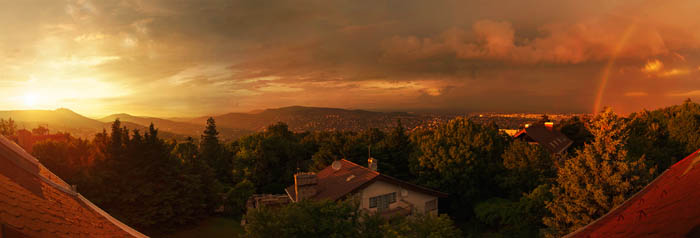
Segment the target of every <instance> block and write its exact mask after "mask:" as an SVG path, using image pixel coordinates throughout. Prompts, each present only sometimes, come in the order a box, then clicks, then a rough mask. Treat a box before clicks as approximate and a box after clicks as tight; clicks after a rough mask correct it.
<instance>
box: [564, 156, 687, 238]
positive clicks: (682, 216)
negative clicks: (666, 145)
mask: <svg viewBox="0 0 700 238" xmlns="http://www.w3.org/2000/svg"><path fill="white" fill-rule="evenodd" d="M698 198H700V150H698V151H695V153H693V154H691V155H690V156H688V157H686V158H685V159H683V160H681V161H679V162H678V163H676V164H674V165H673V166H671V167H670V168H669V169H667V170H666V171H664V172H663V173H662V174H661V175H659V177H657V178H656V179H654V181H652V182H651V183H650V184H649V185H647V186H646V187H644V189H642V190H641V191H639V192H637V193H636V194H635V195H633V196H632V197H631V198H629V199H628V200H627V201H625V202H624V203H622V205H620V206H617V207H616V208H613V209H612V210H611V211H610V212H608V213H607V214H605V215H604V216H602V217H601V218H598V219H597V220H595V221H593V222H591V223H590V224H588V225H587V226H584V227H582V228H581V229H579V230H577V231H575V232H573V233H571V234H569V235H567V236H565V237H567V238H596V237H607V238H618V237H649V238H667V237H700V202H698Z"/></svg>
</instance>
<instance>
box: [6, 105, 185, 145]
mask: <svg viewBox="0 0 700 238" xmlns="http://www.w3.org/2000/svg"><path fill="white" fill-rule="evenodd" d="M0 118H2V119H8V118H12V120H14V121H15V124H16V125H17V128H18V129H28V130H31V129H34V128H36V127H38V126H44V127H47V128H48V129H49V130H50V131H51V132H59V131H60V132H68V133H71V134H72V135H74V136H77V137H83V138H90V137H93V136H94V135H95V134H97V133H99V132H102V130H110V128H111V126H112V122H113V121H110V122H102V121H99V120H95V119H92V118H88V117H85V116H83V115H80V114H78V113H76V112H73V111H71V110H69V109H65V108H61V109H56V110H16V111H0ZM122 126H125V127H127V128H129V129H130V130H133V129H139V130H140V131H141V132H144V131H145V130H147V129H148V127H147V126H148V125H142V124H140V123H134V122H129V121H123V122H122ZM156 127H158V126H156ZM159 132H160V135H161V136H162V137H163V138H168V139H170V138H172V139H184V138H186V136H184V135H180V134H178V133H176V132H175V133H173V132H170V131H168V130H165V129H159Z"/></svg>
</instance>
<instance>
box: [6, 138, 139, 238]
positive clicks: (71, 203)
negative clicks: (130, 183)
mask: <svg viewBox="0 0 700 238" xmlns="http://www.w3.org/2000/svg"><path fill="white" fill-rule="evenodd" d="M0 237H1V238H28V237H124V238H127V237H137V238H142V237H147V236H145V235H143V234H141V233H139V232H138V231H136V230H134V229H132V228H131V227H129V226H127V225H125V224H123V223H121V222H119V221H118V220H117V219H115V218H113V217H112V216H110V215H109V214H107V213H106V212H105V211H103V210H102V209H100V208H99V207H97V206H95V205H94V204H92V203H91V202H90V201H88V200H87V199H86V198H85V197H83V196H82V195H80V194H79V193H77V192H76V191H75V189H74V187H71V186H70V185H69V184H67V183H66V182H64V181H63V180H61V178H59V177H57V176H56V175H54V174H53V173H51V171H49V170H48V169H47V168H46V167H44V166H43V165H42V164H41V163H39V161H37V159H35V158H34V157H32V156H31V155H29V154H28V153H27V152H26V151H24V150H22V148H20V147H19V146H18V145H17V144H15V143H13V142H12V141H10V140H8V139H7V138H5V137H3V136H0Z"/></svg>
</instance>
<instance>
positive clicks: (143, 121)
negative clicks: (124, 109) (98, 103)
mask: <svg viewBox="0 0 700 238" xmlns="http://www.w3.org/2000/svg"><path fill="white" fill-rule="evenodd" d="M116 119H119V120H120V121H121V122H130V123H134V124H137V125H141V126H144V127H147V126H149V125H150V124H151V123H153V125H154V126H155V127H156V128H158V129H159V130H161V131H166V132H171V133H175V134H179V135H182V136H190V137H192V138H195V139H196V138H199V136H200V135H201V134H202V132H203V131H204V127H205V124H206V123H190V122H183V121H174V120H168V119H161V118H156V117H139V116H133V115H129V114H125V113H120V114H114V115H110V116H107V117H103V118H100V119H98V120H99V121H101V122H104V123H112V122H114V120H116ZM206 119H207V118H204V119H202V120H203V121H204V122H206ZM188 120H191V119H188ZM217 129H218V130H219V135H220V136H221V137H222V139H225V140H226V139H236V138H239V137H241V136H244V135H248V134H251V133H252V131H248V130H242V129H234V128H226V127H222V126H218V127H217Z"/></svg>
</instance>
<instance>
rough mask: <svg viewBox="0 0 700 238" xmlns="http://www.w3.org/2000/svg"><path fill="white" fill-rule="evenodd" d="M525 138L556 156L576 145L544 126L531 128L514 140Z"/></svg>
mask: <svg viewBox="0 0 700 238" xmlns="http://www.w3.org/2000/svg"><path fill="white" fill-rule="evenodd" d="M524 136H527V137H529V138H530V139H532V140H533V141H536V142H537V143H538V144H540V145H542V146H543V147H544V148H546V149H547V150H549V152H552V153H554V154H558V153H561V152H564V150H566V149H567V148H569V146H571V144H573V143H574V141H572V140H571V139H569V138H568V137H566V136H565V135H564V134H562V133H561V132H559V131H557V130H554V129H548V128H547V127H546V126H544V125H542V124H536V125H532V126H529V127H527V128H525V129H522V130H521V131H520V132H518V133H516V134H515V135H513V137H514V138H522V137H524Z"/></svg>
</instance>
